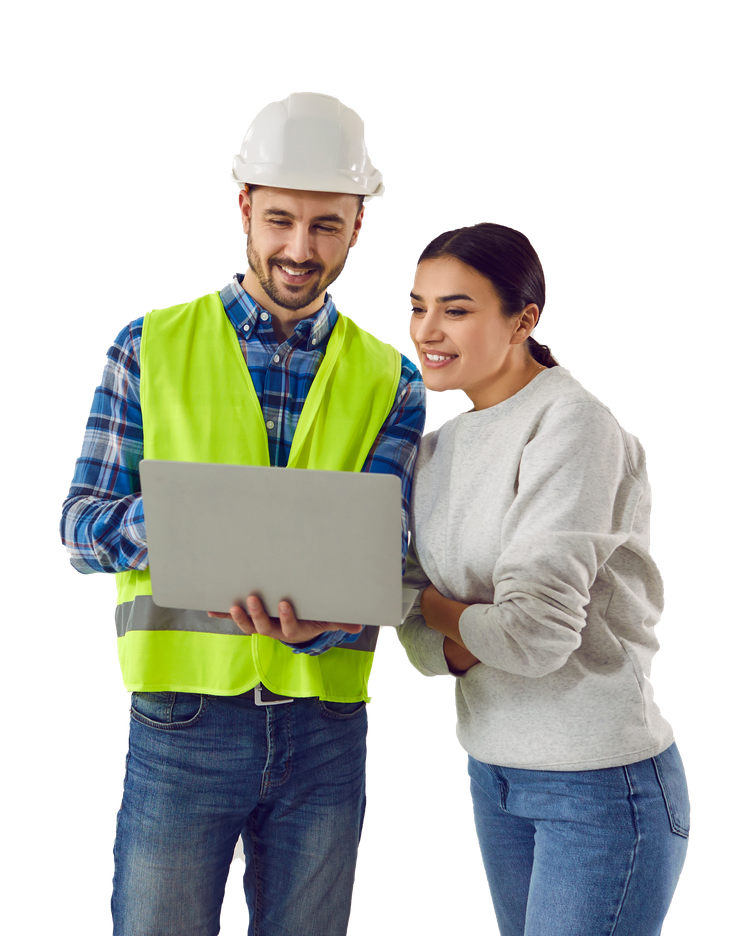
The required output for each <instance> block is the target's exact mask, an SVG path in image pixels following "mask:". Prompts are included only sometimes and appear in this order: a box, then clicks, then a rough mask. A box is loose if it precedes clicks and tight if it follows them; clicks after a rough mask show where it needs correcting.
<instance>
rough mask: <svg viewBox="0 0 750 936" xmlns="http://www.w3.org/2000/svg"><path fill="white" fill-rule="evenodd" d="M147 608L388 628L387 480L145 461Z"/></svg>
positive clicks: (394, 554)
mask: <svg viewBox="0 0 750 936" xmlns="http://www.w3.org/2000/svg"><path fill="white" fill-rule="evenodd" d="M140 475H141V489H142V492H143V508H144V515H145V521H146V535H147V540H148V556H149V566H150V570H151V586H152V591H153V599H154V602H155V603H156V604H157V605H160V606H162V607H168V608H189V609H192V610H196V611H228V610H229V608H230V607H231V606H232V605H234V604H241V605H242V606H243V607H244V603H245V601H246V600H247V597H248V595H250V594H253V595H257V596H258V597H259V598H260V599H261V600H262V601H263V604H264V606H265V608H266V611H267V612H268V614H269V616H271V617H276V616H277V614H278V612H277V608H278V603H279V601H281V600H282V599H285V600H287V601H290V602H291V604H292V607H293V608H294V611H295V614H296V616H297V618H298V619H299V620H315V621H331V622H341V623H349V624H363V625H368V624H370V625H377V626H383V625H386V626H398V625H399V624H400V623H401V622H402V621H403V619H404V617H405V616H406V614H407V613H408V611H409V609H410V608H411V605H412V603H413V601H414V599H415V598H416V595H417V591H416V590H414V589H402V587H401V484H400V481H399V479H398V478H397V477H395V476H394V475H382V474H369V473H359V472H349V471H315V470H300V469H294V468H261V467H256V466H251V465H215V464H203V463H198V462H175V461H161V460H153V459H145V460H144V461H142V462H141V463H140Z"/></svg>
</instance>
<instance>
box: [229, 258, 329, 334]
mask: <svg viewBox="0 0 750 936" xmlns="http://www.w3.org/2000/svg"><path fill="white" fill-rule="evenodd" d="M243 276H244V274H242V273H237V274H235V276H234V278H233V279H232V281H231V282H230V283H229V284H228V285H227V286H225V287H224V289H222V290H221V294H220V295H221V301H222V302H223V304H224V308H225V310H226V313H227V315H228V316H229V320H230V321H231V323H232V325H233V326H234V328H235V330H236V331H237V333H238V334H239V335H241V336H242V337H243V338H249V337H250V335H252V334H253V332H254V331H255V328H256V325H257V323H258V320H259V319H260V316H261V313H263V312H265V311H266V310H265V309H264V308H263V306H261V305H259V304H258V303H257V302H256V301H255V300H254V299H253V297H252V296H250V295H249V293H246V292H245V290H244V289H243V288H242V280H243ZM337 318H338V311H337V310H336V306H335V305H334V302H333V299H332V298H331V295H330V293H326V295H325V299H324V301H323V306H322V308H321V309H318V311H317V312H316V313H315V314H314V315H311V316H310V317H309V318H306V319H302V320H301V321H300V322H297V324H296V326H295V328H294V333H295V335H297V337H298V339H299V340H300V343H301V344H302V346H303V347H304V349H305V350H306V351H322V350H323V349H324V348H325V347H326V345H327V344H328V339H329V338H330V336H331V332H332V331H333V326H334V325H335V324H336V319H337ZM245 326H247V327H245Z"/></svg>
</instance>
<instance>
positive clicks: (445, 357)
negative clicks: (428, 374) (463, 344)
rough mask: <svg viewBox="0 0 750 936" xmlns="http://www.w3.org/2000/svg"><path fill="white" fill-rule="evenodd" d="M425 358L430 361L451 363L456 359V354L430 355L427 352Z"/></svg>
mask: <svg viewBox="0 0 750 936" xmlns="http://www.w3.org/2000/svg"><path fill="white" fill-rule="evenodd" d="M424 356H425V357H426V358H427V360H428V361H449V360H450V359H451V358H454V357H456V355H455V354H430V353H429V352H428V351H425V353H424Z"/></svg>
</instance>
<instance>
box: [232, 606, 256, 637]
mask: <svg viewBox="0 0 750 936" xmlns="http://www.w3.org/2000/svg"><path fill="white" fill-rule="evenodd" d="M229 617H230V618H231V619H232V620H233V621H234V623H235V624H236V625H237V627H239V629H240V630H241V631H243V632H244V633H245V634H257V633H258V631H257V630H256V629H255V625H254V624H253V622H252V621H251V620H250V618H249V617H248V616H247V614H246V612H245V609H244V608H241V607H240V606H239V605H232V607H231V608H230V609H229Z"/></svg>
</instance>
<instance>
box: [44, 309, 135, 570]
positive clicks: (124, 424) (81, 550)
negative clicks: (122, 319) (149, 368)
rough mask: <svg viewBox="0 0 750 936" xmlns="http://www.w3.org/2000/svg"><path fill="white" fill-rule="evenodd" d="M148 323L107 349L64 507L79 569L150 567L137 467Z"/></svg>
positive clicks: (66, 535) (67, 542)
mask: <svg viewBox="0 0 750 936" xmlns="http://www.w3.org/2000/svg"><path fill="white" fill-rule="evenodd" d="M142 326H143V319H138V320H137V321H135V322H132V323H131V324H130V325H128V326H127V327H126V328H124V329H123V330H122V331H121V332H120V334H119V335H118V336H117V338H116V339H115V341H114V344H113V345H112V347H111V348H110V349H109V351H108V352H107V359H106V363H105V366H104V373H103V375H102V381H101V384H100V385H99V386H98V387H97V388H96V391H95V393H94V401H93V404H92V407H91V413H90V415H89V419H88V422H87V424H86V431H85V434H84V439H83V447H82V449H81V456H80V458H79V459H78V460H77V462H76V466H75V472H74V474H73V481H72V484H71V486H70V491H69V493H68V496H67V498H66V499H65V501H64V503H63V510H62V520H61V522H60V535H61V538H62V542H63V545H64V546H65V547H66V549H67V551H68V554H69V556H70V562H71V565H72V566H73V567H74V568H75V569H77V570H78V571H79V572H84V573H89V572H122V571H124V570H125V569H145V568H146V567H147V566H148V553H147V550H146V527H145V524H144V520H143V502H142V498H141V488H140V477H139V474H138V463H139V462H140V460H141V458H142V457H143V419H142V415H141V404H140V360H139V353H140V340H141V330H142Z"/></svg>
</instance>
